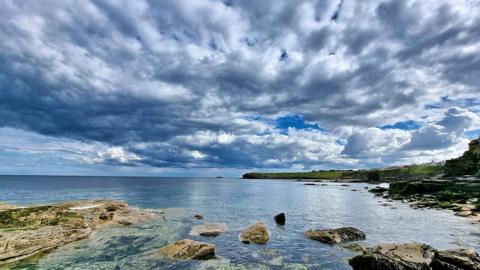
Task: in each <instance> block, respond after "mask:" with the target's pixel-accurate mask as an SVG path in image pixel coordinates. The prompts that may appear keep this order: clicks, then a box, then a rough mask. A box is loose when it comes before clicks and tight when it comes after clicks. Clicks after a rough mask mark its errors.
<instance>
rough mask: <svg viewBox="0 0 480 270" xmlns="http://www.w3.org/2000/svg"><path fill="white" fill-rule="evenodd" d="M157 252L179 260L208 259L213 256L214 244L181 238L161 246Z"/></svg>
mask: <svg viewBox="0 0 480 270" xmlns="http://www.w3.org/2000/svg"><path fill="white" fill-rule="evenodd" d="M159 253H160V254H162V255H163V256H166V257H170V258H173V259H179V260H208V259H213V258H215V246H213V245H211V244H207V243H203V242H197V241H194V240H190V239H183V240H179V241H176V242H173V243H171V244H168V245H167V246H164V247H162V248H161V249H160V250H159Z"/></svg>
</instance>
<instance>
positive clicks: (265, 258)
mask: <svg viewBox="0 0 480 270" xmlns="http://www.w3.org/2000/svg"><path fill="white" fill-rule="evenodd" d="M365 186H368V185H367V184H350V186H341V185H340V184H337V183H329V185H328V186H320V185H318V186H305V185H303V183H301V182H294V181H276V180H241V179H226V178H224V179H215V178H122V177H24V176H22V177H19V176H15V177H13V176H2V177H0V201H4V202H9V203H12V204H19V205H26V204H39V203H50V202H60V201H66V200H72V199H87V198H106V199H120V200H124V201H127V202H128V203H129V204H130V205H133V206H139V207H145V208H152V209H161V208H162V209H163V208H175V209H169V210H167V211H166V214H165V218H162V219H159V220H155V221H152V222H149V223H146V224H141V225H138V226H132V227H128V228H125V227H123V228H117V229H109V230H103V231H99V232H97V233H95V234H94V235H93V236H92V237H90V238H89V239H86V240H83V241H80V242H78V243H74V244H71V245H68V246H66V247H64V248H61V249H59V250H56V251H54V252H51V253H49V254H47V255H46V256H44V257H42V258H41V259H40V260H39V261H38V262H35V263H30V264H27V265H22V266H21V267H20V268H28V269H199V268H200V269H262V268H264V269H350V267H349V266H348V264H347V262H346V261H347V259H348V258H350V257H352V256H354V253H352V252H350V251H347V250H345V249H342V248H341V247H338V246H331V245H326V244H322V243H319V242H316V241H312V240H309V239H306V238H305V237H304V236H303V233H304V231H305V230H307V229H310V228H335V227H340V226H354V227H357V228H359V229H361V230H363V231H364V232H365V233H366V234H367V240H366V241H363V242H365V243H366V244H367V245H375V244H378V243H381V242H424V243H428V244H430V245H432V246H434V247H436V248H453V247H459V246H470V247H474V248H475V249H477V251H480V237H479V236H478V234H480V225H479V224H472V223H471V221H470V220H468V219H465V218H460V217H456V216H454V215H453V214H452V213H451V212H449V211H441V210H414V209H411V208H410V207H409V206H408V205H406V204H402V203H400V202H393V203H391V204H393V205H394V206H395V207H396V209H392V208H391V207H385V206H381V204H382V203H384V202H385V200H383V199H379V198H377V197H374V196H373V195H372V194H371V193H368V192H367V191H366V190H365V189H364V187H365ZM370 187H373V186H370ZM352 189H357V190H358V191H352ZM197 212H200V213H203V214H204V215H205V217H206V220H205V222H225V223H227V224H228V227H229V231H228V232H227V233H225V234H223V235H220V236H218V237H216V238H206V237H194V236H189V235H188V233H189V231H190V229H191V227H192V226H194V225H196V224H200V223H201V221H197V220H195V219H193V214H195V213H197ZM279 212H285V213H286V215H287V224H286V225H285V226H277V225H275V222H274V221H273V216H274V215H275V214H277V213H279ZM256 221H265V222H266V223H267V225H268V227H269V230H270V233H271V239H270V241H269V242H268V244H266V245H243V244H241V243H240V242H239V241H238V234H239V232H240V231H241V230H242V229H243V228H245V227H247V226H248V225H250V224H252V223H254V222H256ZM182 238H191V239H194V240H200V241H204V242H209V243H212V244H215V246H216V253H217V255H218V256H219V257H220V259H218V260H212V261H207V262H175V261H172V260H168V259H164V258H161V257H159V256H158V255H156V254H155V251H156V250H157V249H158V248H160V247H162V246H163V245H165V244H167V243H169V242H171V241H175V240H179V239H182Z"/></svg>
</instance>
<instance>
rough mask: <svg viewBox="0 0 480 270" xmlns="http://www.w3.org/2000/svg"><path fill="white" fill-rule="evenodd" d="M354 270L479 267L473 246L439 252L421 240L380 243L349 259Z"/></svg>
mask: <svg viewBox="0 0 480 270" xmlns="http://www.w3.org/2000/svg"><path fill="white" fill-rule="evenodd" d="M349 264H350V265H351V266H352V268H353V269H354V270H371V269H376V270H480V256H479V255H478V254H477V253H476V252H475V250H473V249H458V250H441V251H437V250H435V249H434V248H432V247H431V246H429V245H426V244H420V243H404V244H393V243H389V244H380V245H378V246H377V247H375V248H367V249H366V250H365V251H364V252H363V254H362V255H358V256H355V257H353V258H352V259H350V260H349Z"/></svg>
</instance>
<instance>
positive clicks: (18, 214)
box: [0, 200, 159, 266]
mask: <svg viewBox="0 0 480 270" xmlns="http://www.w3.org/2000/svg"><path fill="white" fill-rule="evenodd" d="M3 206H4V207H2V208H0V266H1V265H5V264H9V263H13V262H17V261H20V260H23V259H27V258H30V257H32V256H35V255H38V254H40V253H42V252H46V251H49V250H51V249H55V248H58V247H60V246H63V245H65V244H68V243H70V242H74V241H77V240H80V239H83V238H86V237H88V236H89V235H90V234H91V233H92V231H94V230H96V229H98V228H104V227H109V226H129V225H131V224H134V223H138V222H142V221H146V220H148V219H151V218H153V217H155V216H157V215H159V213H153V212H149V211H146V210H142V209H138V208H133V207H129V206H128V205H127V204H126V203H125V202H121V201H111V200H87V201H74V202H67V203H59V204H52V205H41V206H28V207H15V206H12V205H8V206H6V205H3Z"/></svg>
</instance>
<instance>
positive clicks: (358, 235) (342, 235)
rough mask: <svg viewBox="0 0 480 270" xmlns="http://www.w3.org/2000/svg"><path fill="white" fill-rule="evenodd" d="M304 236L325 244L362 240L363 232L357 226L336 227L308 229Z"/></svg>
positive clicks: (363, 237)
mask: <svg viewBox="0 0 480 270" xmlns="http://www.w3.org/2000/svg"><path fill="white" fill-rule="evenodd" d="M305 236H306V237H307V238H310V239H312V240H317V241H320V242H323V243H327V244H338V243H346V242H351V241H358V240H364V239H365V238H366V236H365V233H364V232H362V231H360V230H359V229H357V228H353V227H342V228H337V229H322V230H308V231H306V232H305Z"/></svg>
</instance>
